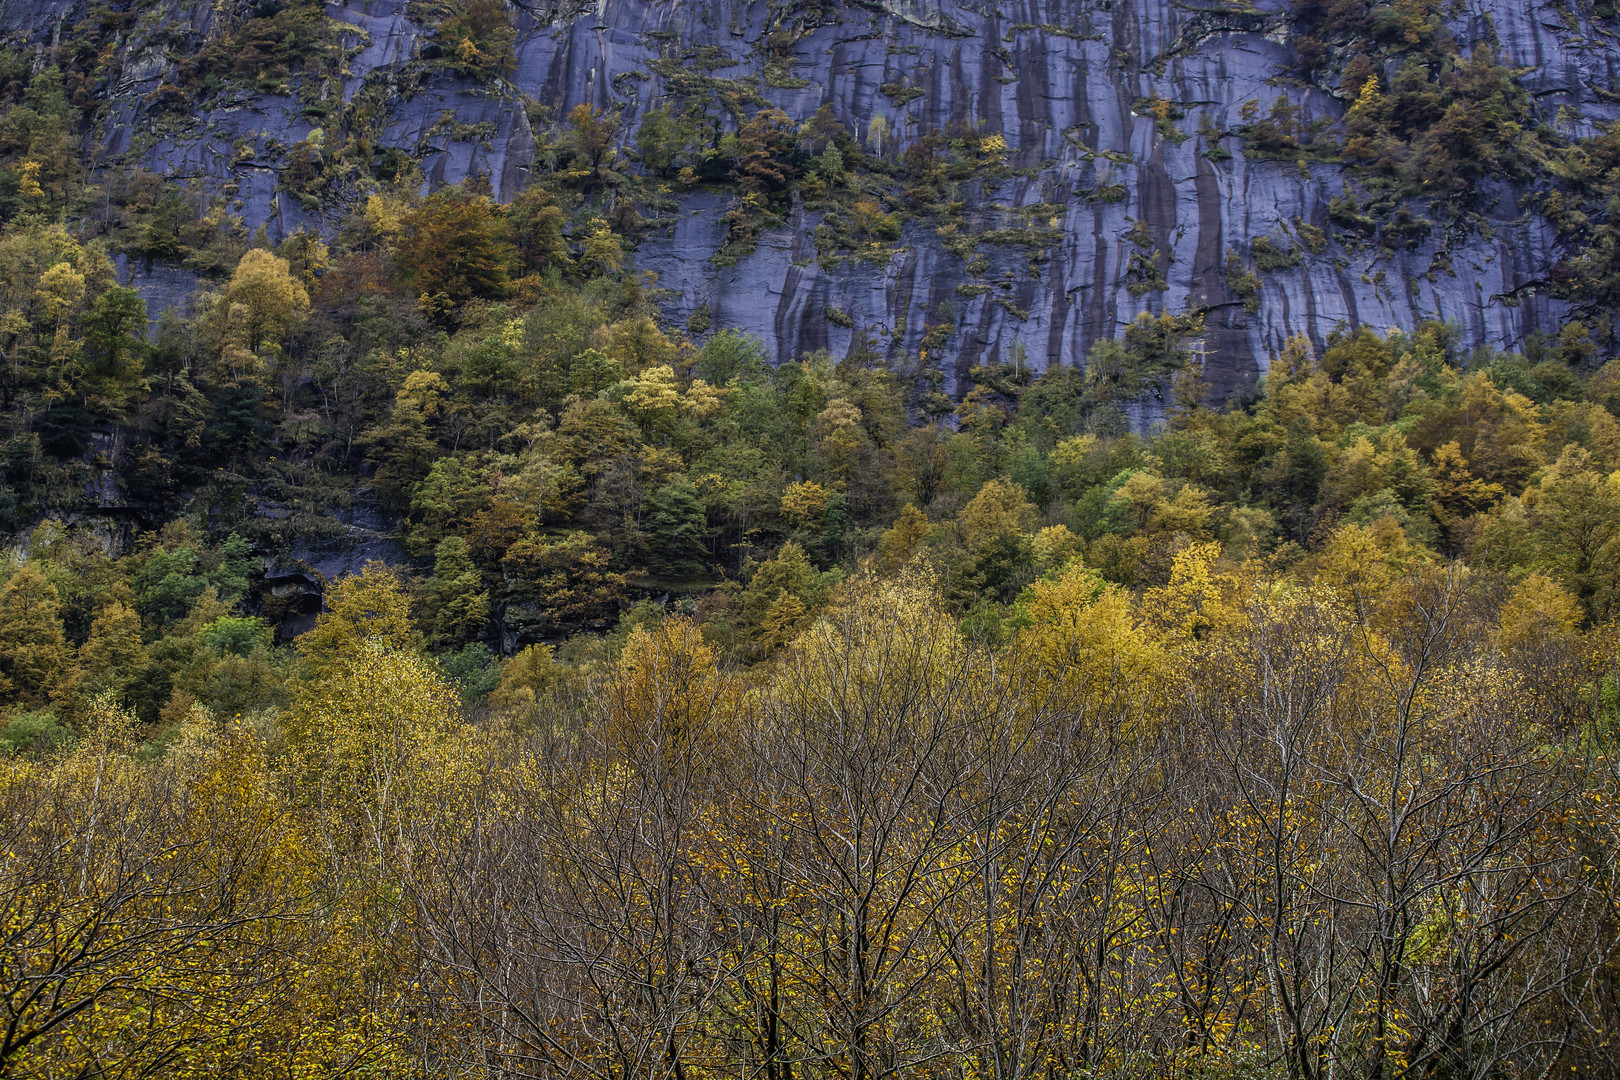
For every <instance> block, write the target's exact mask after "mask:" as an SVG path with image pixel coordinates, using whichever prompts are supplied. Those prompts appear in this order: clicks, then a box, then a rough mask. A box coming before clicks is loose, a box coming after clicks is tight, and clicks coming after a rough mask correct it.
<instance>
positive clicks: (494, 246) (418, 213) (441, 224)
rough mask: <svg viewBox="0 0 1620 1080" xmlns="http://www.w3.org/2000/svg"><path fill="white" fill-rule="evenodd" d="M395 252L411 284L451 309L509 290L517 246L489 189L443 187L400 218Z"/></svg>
mask: <svg viewBox="0 0 1620 1080" xmlns="http://www.w3.org/2000/svg"><path fill="white" fill-rule="evenodd" d="M394 254H395V257H396V258H397V259H398V260H399V264H400V268H401V270H402V271H403V273H404V275H405V278H406V280H407V281H408V282H409V284H410V287H411V289H412V290H413V291H414V292H415V293H416V294H417V295H418V296H421V297H423V298H425V299H426V300H427V301H428V302H429V303H430V304H432V305H433V306H434V309H435V311H437V312H440V313H447V312H449V311H451V310H453V309H454V308H456V307H459V306H460V305H461V304H464V303H466V302H467V301H468V300H472V299H496V298H499V297H502V296H504V295H506V291H507V288H508V284H509V278H510V266H511V263H512V259H513V249H512V247H511V245H510V244H508V243H507V242H506V240H504V239H503V238H502V235H501V223H500V221H499V220H498V219H497V217H496V214H495V207H494V204H493V203H492V202H491V200H490V198H489V196H488V195H482V194H477V193H474V192H472V191H470V190H468V189H467V188H466V187H465V186H461V187H443V188H440V189H439V190H437V191H435V192H434V193H433V194H431V195H429V196H428V197H427V198H426V199H424V200H422V203H421V205H419V206H417V207H415V208H414V209H412V210H410V211H408V212H407V213H405V214H404V215H402V217H401V218H400V237H399V240H398V241H397V242H396V243H395V246H394Z"/></svg>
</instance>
